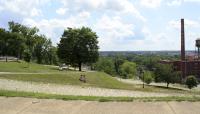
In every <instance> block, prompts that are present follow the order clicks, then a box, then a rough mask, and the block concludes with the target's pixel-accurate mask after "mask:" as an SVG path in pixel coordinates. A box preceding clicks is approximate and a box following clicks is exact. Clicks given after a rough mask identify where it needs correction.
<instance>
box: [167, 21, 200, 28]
mask: <svg viewBox="0 0 200 114" xmlns="http://www.w3.org/2000/svg"><path fill="white" fill-rule="evenodd" d="M184 21H185V26H186V27H188V28H198V27H200V23H199V22H198V21H194V20H189V19H184ZM168 23H169V27H171V28H175V29H180V27H181V22H180V20H171V21H169V22H168Z"/></svg>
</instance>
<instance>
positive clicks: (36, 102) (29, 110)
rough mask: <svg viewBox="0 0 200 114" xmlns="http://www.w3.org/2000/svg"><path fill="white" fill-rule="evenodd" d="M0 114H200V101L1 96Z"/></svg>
mask: <svg viewBox="0 0 200 114" xmlns="http://www.w3.org/2000/svg"><path fill="white" fill-rule="evenodd" d="M0 114H200V102H96V101H62V100H53V99H34V98H19V97H15V98H5V97H0Z"/></svg>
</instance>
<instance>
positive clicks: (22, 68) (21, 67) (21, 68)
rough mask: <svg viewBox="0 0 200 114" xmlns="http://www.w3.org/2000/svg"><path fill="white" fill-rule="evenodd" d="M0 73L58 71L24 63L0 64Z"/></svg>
mask: <svg viewBox="0 0 200 114" xmlns="http://www.w3.org/2000/svg"><path fill="white" fill-rule="evenodd" d="M28 66H29V67H28ZM0 72H58V69H57V68H55V67H51V66H45V65H39V64H35V63H30V64H28V63H26V62H24V61H21V62H0Z"/></svg>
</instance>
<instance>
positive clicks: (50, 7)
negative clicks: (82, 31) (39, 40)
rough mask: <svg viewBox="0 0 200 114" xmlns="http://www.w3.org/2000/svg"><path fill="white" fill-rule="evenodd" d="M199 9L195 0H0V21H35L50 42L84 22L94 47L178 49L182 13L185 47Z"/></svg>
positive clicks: (190, 45) (198, 22) (197, 28)
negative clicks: (94, 40)
mask: <svg viewBox="0 0 200 114" xmlns="http://www.w3.org/2000/svg"><path fill="white" fill-rule="evenodd" d="M199 11H200V0H0V27H1V28H6V29H8V21H15V22H18V23H21V24H24V25H27V26H30V27H34V26H36V27H37V28H39V29H40V33H41V34H45V35H46V36H47V37H48V38H51V40H52V42H53V44H54V45H55V46H56V44H57V43H58V42H59V41H60V37H61V35H62V33H63V31H64V29H66V28H67V27H81V26H87V27H90V28H92V30H93V31H95V32H96V33H97V35H98V36H99V38H98V40H99V46H100V51H140V50H142V51H151V50H158V51H159V50H180V19H181V18H184V19H185V38H186V50H194V49H195V40H196V39H197V38H198V37H200V13H199Z"/></svg>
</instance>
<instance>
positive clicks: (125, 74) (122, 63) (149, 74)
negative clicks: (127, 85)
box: [93, 55, 181, 87]
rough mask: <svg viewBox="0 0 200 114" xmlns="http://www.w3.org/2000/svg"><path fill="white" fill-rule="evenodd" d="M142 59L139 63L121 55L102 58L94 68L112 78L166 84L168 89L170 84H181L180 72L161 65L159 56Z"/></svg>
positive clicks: (169, 66)
mask: <svg viewBox="0 0 200 114" xmlns="http://www.w3.org/2000/svg"><path fill="white" fill-rule="evenodd" d="M143 56H145V55H143ZM141 58H143V59H140V62H139V58H137V59H136V60H137V61H135V60H134V59H132V60H131V61H130V60H128V59H130V56H129V58H128V59H127V57H125V56H120V55H116V56H113V57H111V56H109V57H100V58H99V60H98V61H97V62H96V63H95V64H93V67H94V69H95V70H98V71H104V72H106V73H108V74H110V75H112V76H116V75H117V76H119V77H121V78H126V79H127V78H135V79H141V80H142V81H144V82H145V83H146V84H150V83H151V82H152V81H155V82H165V83H166V84H167V87H168V86H169V84H170V83H181V75H180V72H176V71H174V69H173V67H172V66H171V65H165V64H159V62H158V61H159V60H160V59H159V58H158V57H157V56H151V58H149V57H141ZM136 63H137V64H136Z"/></svg>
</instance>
